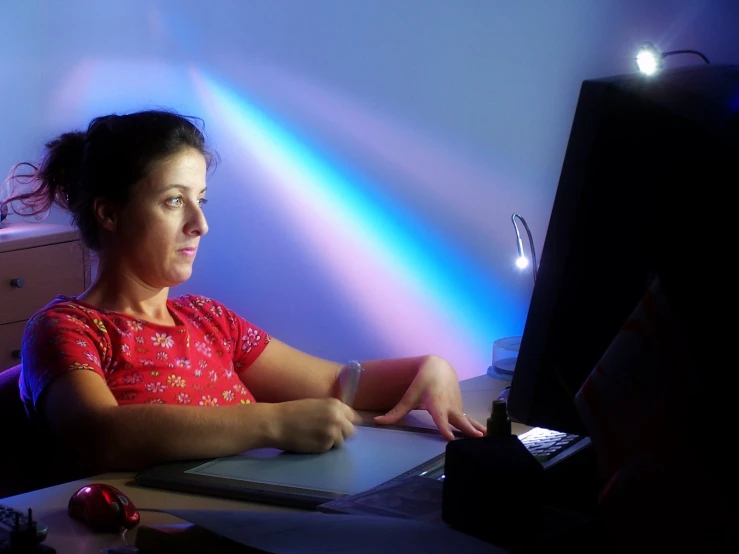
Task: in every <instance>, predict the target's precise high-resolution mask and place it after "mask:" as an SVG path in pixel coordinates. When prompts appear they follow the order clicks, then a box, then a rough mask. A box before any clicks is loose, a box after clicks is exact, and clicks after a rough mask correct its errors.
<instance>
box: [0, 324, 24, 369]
mask: <svg viewBox="0 0 739 554" xmlns="http://www.w3.org/2000/svg"><path fill="white" fill-rule="evenodd" d="M25 328H26V322H25V321H19V322H18V323H6V324H5V325H0V371H2V370H4V369H8V368H11V367H13V366H14V365H18V364H19V363H21V361H20V358H19V356H20V349H21V343H22V342H23V330H24V329H25Z"/></svg>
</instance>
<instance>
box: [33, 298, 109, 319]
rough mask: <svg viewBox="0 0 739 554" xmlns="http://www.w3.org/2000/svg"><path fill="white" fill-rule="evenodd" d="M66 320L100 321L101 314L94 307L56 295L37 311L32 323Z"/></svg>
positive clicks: (74, 299)
mask: <svg viewBox="0 0 739 554" xmlns="http://www.w3.org/2000/svg"><path fill="white" fill-rule="evenodd" d="M60 316H61V317H66V318H74V317H77V318H84V319H88V318H90V317H92V318H93V319H100V318H102V317H103V314H102V313H101V312H100V311H99V310H98V309H96V308H95V307H94V306H90V305H87V304H85V303H84V302H80V301H79V300H77V299H76V298H75V297H74V296H66V295H63V294H58V295H57V296H56V297H55V298H54V299H53V300H52V301H51V302H49V303H48V304H46V305H45V306H44V307H43V308H41V309H40V310H38V311H37V312H36V313H35V314H33V316H31V318H30V319H31V320H32V321H40V320H48V319H54V318H58V317H60Z"/></svg>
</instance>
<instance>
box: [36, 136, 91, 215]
mask: <svg viewBox="0 0 739 554" xmlns="http://www.w3.org/2000/svg"><path fill="white" fill-rule="evenodd" d="M86 141H87V133H85V132H83V131H73V132H70V133H63V134H61V135H59V136H58V137H57V138H55V139H54V140H52V141H50V142H48V143H47V144H46V156H45V157H44V159H43V161H42V163H41V167H40V168H39V174H40V175H41V176H43V178H44V180H45V181H46V182H47V183H49V184H51V186H52V188H53V189H54V190H55V192H56V193H57V197H58V199H59V200H61V201H62V202H63V203H64V204H66V203H67V202H68V200H69V197H70V196H74V191H75V188H76V187H75V185H77V183H78V182H79V179H80V174H81V172H82V163H83V160H84V157H85V145H86Z"/></svg>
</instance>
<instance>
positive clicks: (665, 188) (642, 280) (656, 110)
mask: <svg viewBox="0 0 739 554" xmlns="http://www.w3.org/2000/svg"><path fill="white" fill-rule="evenodd" d="M738 115H739V66H720V65H700V66H695V67H684V68H679V69H674V70H666V71H663V72H662V73H660V74H657V75H653V76H649V77H647V76H644V75H640V74H634V75H624V76H617V77H610V78H604V79H593V80H587V81H584V82H583V83H582V86H581V89H580V96H579V100H578V104H577V108H576V111H575V116H574V120H573V124H572V128H571V133H570V137H569V142H568V146H567V151H566V153H565V159H564V162H563V166H562V171H561V174H560V180H559V183H558V187H557V191H556V195H555V199H554V203H553V206H552V211H551V215H550V220H549V223H548V227H547V232H546V237H545V242H544V244H543V248H542V251H541V261H540V265H539V267H538V274H537V279H536V283H535V286H534V291H533V294H532V298H531V303H530V306H529V311H528V315H527V319H526V323H525V327H524V332H523V337H522V340H521V346H520V352H519V357H518V361H517V363H516V367H515V371H514V374H513V377H512V382H511V389H510V391H509V397H508V409H509V413H510V415H511V417H512V418H513V419H514V420H516V421H519V422H521V423H524V424H526V425H531V426H538V427H545V428H548V429H553V430H557V431H564V432H571V433H578V434H582V435H587V432H586V430H585V428H584V426H583V424H582V422H581V420H580V417H579V415H578V412H577V410H576V408H575V404H574V395H575V394H576V392H577V391H578V390H579V388H580V386H581V385H582V383H583V382H584V381H585V379H586V378H587V376H588V375H589V374H590V372H591V371H592V370H593V369H594V367H595V366H596V364H597V363H598V361H599V359H600V358H601V356H602V355H603V353H604V352H605V350H606V349H607V348H608V346H609V344H610V343H611V341H612V340H613V339H614V338H615V336H616V335H617V334H618V332H619V330H620V328H621V327H622V325H623V324H624V323H625V321H626V319H627V318H628V317H629V315H630V314H631V312H632V311H633V310H634V308H635V307H636V305H637V303H638V302H639V300H640V299H641V297H642V296H643V294H644V293H645V292H646V290H647V288H648V286H649V284H650V282H651V281H652V279H653V278H654V277H655V276H656V275H657V276H659V279H660V281H661V283H662V284H663V288H664V289H665V290H666V292H667V293H669V295H671V296H670V298H672V299H673V301H674V302H675V304H676V305H677V306H678V307H679V309H680V310H681V312H680V313H681V314H683V316H684V318H685V321H686V325H687V331H686V332H691V333H696V335H695V336H696V341H697V342H696V344H698V343H699V341H700V336H701V334H703V336H704V337H708V335H709V333H710V332H711V331H712V328H711V326H710V325H709V324H708V323H706V322H707V321H709V319H707V318H708V317H709V315H710V314H708V312H707V310H708V309H709V308H708V307H709V306H715V305H717V304H721V297H720V296H719V294H720V288H721V287H720V286H718V285H717V283H716V282H715V281H712V280H715V279H716V272H715V271H713V270H707V269H706V261H707V260H708V262H709V263H711V260H712V259H713V260H720V259H721V258H722V257H725V256H726V255H727V254H726V252H725V251H722V250H721V249H722V248H723V247H725V246H726V245H727V242H726V241H728V243H729V244H730V245H731V246H732V247H733V244H734V241H733V240H729V238H728V237H730V236H733V234H735V233H733V232H731V230H730V224H729V222H730V221H731V220H733V217H732V216H731V212H732V211H733V210H731V209H729V208H728V206H730V205H731V204H730V203H729V202H728V201H727V197H726V191H727V190H732V189H736V185H737V184H739V172H738V171H737V169H738V168H737V160H739V149H738V147H737V145H739V141H738V140H737V136H738V135H739V132H738V129H739V118H738V117H737V116H738ZM732 196H733V195H732ZM717 226H718V227H721V226H725V229H721V230H719V229H718V228H717ZM722 233H725V235H722ZM722 236H723V239H721V238H719V240H716V237H722ZM696 290H700V291H701V292H700V295H699V294H695V291H696Z"/></svg>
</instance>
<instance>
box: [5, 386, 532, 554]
mask: <svg viewBox="0 0 739 554" xmlns="http://www.w3.org/2000/svg"><path fill="white" fill-rule="evenodd" d="M508 384H509V383H508V382H507V381H504V380H499V379H495V378H493V377H490V376H488V375H481V376H479V377H473V378H471V379H466V380H464V381H462V382H461V383H460V388H461V389H462V397H463V399H464V406H465V410H466V412H467V413H468V414H469V415H470V416H472V417H474V418H475V419H477V420H478V421H480V422H483V423H484V422H485V420H486V419H487V418H488V416H489V415H490V410H491V408H492V401H493V400H494V399H495V398H497V396H498V394H499V393H500V392H501V391H502V390H503V389H504V388H505V387H506V386H507V385H508ZM372 415H373V414H363V416H364V417H366V419H368V420H369V419H371V417H372ZM401 424H403V425H411V426H416V427H431V428H433V427H434V424H433V421H432V419H431V417H430V416H429V414H428V413H427V412H424V411H414V412H411V413H410V414H408V416H407V417H406V418H405V419H404V420H403V421H402V422H401ZM527 429H528V427H525V426H523V425H519V424H517V423H514V424H513V432H514V433H516V434H520V433H522V432H523V431H525V430H527ZM134 476H135V474H134V473H109V474H104V475H97V476H94V477H91V478H89V479H81V480H79V481H73V482H70V483H64V484H62V485H57V486H55V487H50V488H47V489H41V490H37V491H33V492H29V493H26V494H21V495H17V496H11V497H8V498H4V499H0V504H5V505H8V506H12V507H13V508H16V509H19V510H24V511H25V510H28V508H32V509H33V513H34V518H35V519H38V520H40V521H43V522H44V523H45V524H46V525H47V527H48V529H49V534H48V538H47V539H46V541H45V542H44V544H46V545H48V546H50V547H52V548H54V549H56V551H57V553H58V554H66V553H75V554H100V553H101V550H102V549H104V548H108V547H111V546H122V545H125V544H128V545H133V544H134V543H135V538H136V531H137V528H134V529H132V530H131V531H129V532H128V533H127V534H126V535H125V536H122V535H117V534H113V533H107V534H106V533H101V534H96V533H93V532H92V531H90V530H89V529H88V528H87V527H86V526H84V525H82V524H81V523H78V522H77V521H74V520H72V519H71V518H70V517H69V516H68V515H67V503H68V501H69V498H70V497H71V496H72V494H74V492H75V491H77V490H78V489H79V488H81V487H82V486H83V485H87V484H90V483H108V484H110V485H113V486H114V487H116V488H118V489H120V490H121V491H123V492H124V493H125V494H127V495H128V497H129V498H130V499H131V500H132V501H133V502H134V504H136V506H137V507H138V508H139V510H141V525H148V526H151V525H167V524H173V523H182V520H181V519H179V518H176V517H174V516H171V515H169V514H167V513H162V512H157V511H147V510H168V509H174V508H177V509H197V510H262V511H283V512H284V511H291V512H298V511H300V510H297V509H291V508H284V507H279V506H272V505H266V504H256V503H252V502H245V501H239V500H230V499H226V498H217V497H211V496H202V495H195V494H187V493H179V492H173V491H167V490H162V489H154V488H146V487H141V486H139V485H136V484H135V483H134V482H133V479H134Z"/></svg>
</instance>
